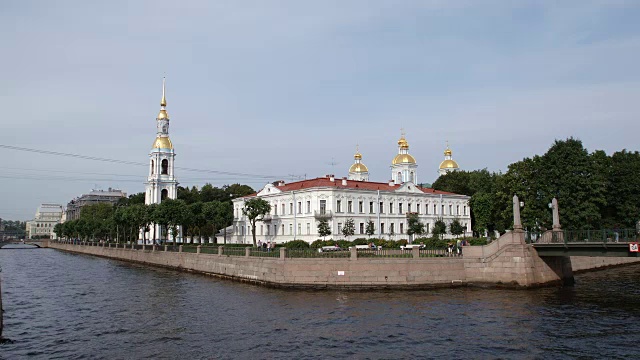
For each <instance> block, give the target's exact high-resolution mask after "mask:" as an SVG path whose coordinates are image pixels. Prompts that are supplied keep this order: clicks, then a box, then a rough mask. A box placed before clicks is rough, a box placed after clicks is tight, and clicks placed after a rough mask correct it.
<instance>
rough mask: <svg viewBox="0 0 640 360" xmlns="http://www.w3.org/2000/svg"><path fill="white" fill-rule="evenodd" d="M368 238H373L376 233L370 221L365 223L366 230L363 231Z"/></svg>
mask: <svg viewBox="0 0 640 360" xmlns="http://www.w3.org/2000/svg"><path fill="white" fill-rule="evenodd" d="M365 232H366V233H367V235H368V236H373V234H375V233H376V225H375V224H374V223H373V221H372V220H369V221H367V228H366V230H365Z"/></svg>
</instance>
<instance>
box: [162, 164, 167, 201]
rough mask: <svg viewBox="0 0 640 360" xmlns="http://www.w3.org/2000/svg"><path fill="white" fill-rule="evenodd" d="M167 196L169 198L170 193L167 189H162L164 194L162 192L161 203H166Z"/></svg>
mask: <svg viewBox="0 0 640 360" xmlns="http://www.w3.org/2000/svg"><path fill="white" fill-rule="evenodd" d="M165 161H166V160H165ZM167 196H169V191H168V190H167V189H162V192H160V201H164V199H166V198H167Z"/></svg>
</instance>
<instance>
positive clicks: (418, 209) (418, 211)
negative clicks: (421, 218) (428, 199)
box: [409, 204, 422, 214]
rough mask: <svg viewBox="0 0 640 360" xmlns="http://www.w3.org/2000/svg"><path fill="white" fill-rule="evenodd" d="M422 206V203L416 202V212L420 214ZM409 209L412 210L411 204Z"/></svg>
mask: <svg viewBox="0 0 640 360" xmlns="http://www.w3.org/2000/svg"><path fill="white" fill-rule="evenodd" d="M420 207H422V204H416V212H417V213H418V214H420ZM409 210H411V205H409Z"/></svg>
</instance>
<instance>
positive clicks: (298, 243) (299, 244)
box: [284, 240, 309, 249]
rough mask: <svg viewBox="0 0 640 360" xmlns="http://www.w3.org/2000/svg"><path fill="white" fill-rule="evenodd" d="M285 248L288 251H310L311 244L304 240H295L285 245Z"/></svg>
mask: <svg viewBox="0 0 640 360" xmlns="http://www.w3.org/2000/svg"><path fill="white" fill-rule="evenodd" d="M284 247H286V248H287V249H308V248H309V243H308V242H306V241H304V240H293V241H288V242H286V243H284Z"/></svg>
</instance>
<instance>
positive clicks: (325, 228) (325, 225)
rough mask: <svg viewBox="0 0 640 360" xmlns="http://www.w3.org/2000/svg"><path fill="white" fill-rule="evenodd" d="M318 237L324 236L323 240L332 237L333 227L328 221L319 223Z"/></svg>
mask: <svg viewBox="0 0 640 360" xmlns="http://www.w3.org/2000/svg"><path fill="white" fill-rule="evenodd" d="M318 235H320V236H322V239H323V240H324V238H325V237H327V236H329V235H331V227H330V226H329V222H328V221H327V220H320V221H318Z"/></svg>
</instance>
